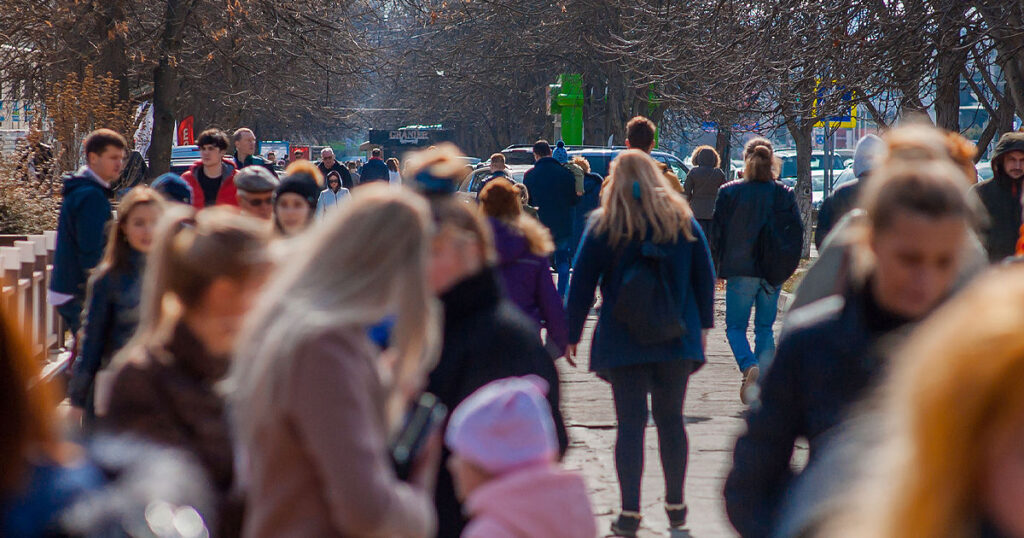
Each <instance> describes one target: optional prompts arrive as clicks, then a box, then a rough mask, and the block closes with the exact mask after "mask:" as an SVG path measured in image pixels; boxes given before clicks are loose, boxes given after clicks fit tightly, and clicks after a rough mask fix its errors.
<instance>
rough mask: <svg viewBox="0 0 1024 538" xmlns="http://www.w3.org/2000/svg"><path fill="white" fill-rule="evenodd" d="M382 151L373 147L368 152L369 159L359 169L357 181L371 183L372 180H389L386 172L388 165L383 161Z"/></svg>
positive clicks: (389, 176)
mask: <svg viewBox="0 0 1024 538" xmlns="http://www.w3.org/2000/svg"><path fill="white" fill-rule="evenodd" d="M383 155H384V153H383V152H382V151H381V149H380V148H373V151H371V152H370V159H369V160H368V161H366V164H364V165H363V167H362V168H360V169H359V183H360V185H362V184H365V183H372V182H374V181H389V180H390V179H391V175H390V174H389V173H388V165H387V164H385V163H384V157H383Z"/></svg>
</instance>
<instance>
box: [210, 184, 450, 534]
mask: <svg viewBox="0 0 1024 538" xmlns="http://www.w3.org/2000/svg"><path fill="white" fill-rule="evenodd" d="M352 196H353V198H354V201H355V203H351V204H346V205H344V206H342V207H340V208H339V209H338V211H336V212H335V213H334V214H333V215H331V216H329V217H328V218H327V219H326V220H325V222H324V224H323V226H321V227H319V228H318V229H315V230H313V231H312V232H311V233H310V234H309V235H307V236H306V237H304V238H302V239H300V243H299V244H297V245H295V247H296V248H295V249H294V250H293V251H292V252H293V258H292V259H291V261H290V263H288V264H285V265H282V266H281V267H280V268H279V269H278V271H277V272H276V274H274V275H273V276H272V279H271V281H270V282H269V283H268V285H267V287H266V291H265V293H264V294H263V296H262V297H261V298H260V300H259V303H258V305H257V307H256V308H255V309H254V311H253V313H252V315H251V316H250V317H249V319H248V320H247V324H246V329H245V331H244V334H243V337H242V338H241V340H240V342H241V343H240V346H239V348H238V350H237V353H236V357H237V359H236V360H235V361H234V363H233V366H232V374H231V378H230V382H229V383H228V388H229V390H231V391H232V395H231V402H232V404H233V413H232V415H233V418H234V427H235V432H236V434H237V442H238V443H239V444H240V447H241V449H242V451H243V454H242V458H241V461H243V462H245V463H246V464H245V465H244V469H243V473H244V475H245V476H246V480H245V482H246V485H247V495H248V497H247V500H248V504H247V509H246V514H245V530H246V536H250V537H263V536H275V537H277V536H401V537H406V538H408V537H420V536H422V537H427V536H432V535H433V532H434V529H435V527H436V518H435V515H434V509H433V506H432V504H431V497H430V491H431V489H432V488H433V481H434V478H433V476H434V474H435V473H436V460H432V459H431V454H430V451H427V453H426V457H425V459H423V460H422V461H420V463H419V465H418V466H417V467H416V468H415V469H414V470H413V473H412V476H411V478H410V481H409V482H408V483H405V482H401V481H400V480H399V479H398V477H397V476H396V473H395V470H394V468H393V467H392V462H391V459H390V454H389V451H388V442H389V439H390V438H391V437H392V435H393V434H394V433H395V431H396V429H397V428H398V427H400V426H401V424H400V419H401V417H402V415H403V413H404V411H405V409H406V406H407V405H408V402H409V398H410V397H412V396H413V395H415V394H416V393H418V392H419V391H420V390H421V389H422V387H423V384H424V380H425V376H426V372H427V371H429V369H430V367H431V366H432V365H433V363H434V360H435V358H436V351H437V347H438V343H439V342H438V316H437V312H436V309H435V307H434V301H433V298H432V297H431V294H430V289H429V288H428V287H427V284H426V273H427V262H428V259H429V246H430V240H429V239H430V234H431V233H432V231H433V226H432V224H431V220H430V211H429V208H428V206H427V203H426V202H425V201H424V200H423V199H422V198H420V197H418V196H416V195H414V194H412V193H411V192H409V191H407V190H404V189H390V188H387V187H386V186H380V185H371V186H364V187H360V188H359V189H356V190H355V191H354V192H353V194H352ZM389 316H394V317H395V319H396V323H395V325H394V330H393V332H392V337H391V347H390V348H389V350H388V353H387V355H382V354H381V350H380V348H378V347H377V346H376V345H374V343H373V342H371V340H370V339H369V337H368V329H369V328H370V327H372V326H374V325H376V324H377V323H378V322H380V320H382V319H384V318H386V317H389Z"/></svg>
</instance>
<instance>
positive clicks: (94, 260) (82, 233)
mask: <svg viewBox="0 0 1024 538" xmlns="http://www.w3.org/2000/svg"><path fill="white" fill-rule="evenodd" d="M91 174H92V173H91V172H88V171H87V169H85V168H82V169H81V170H79V171H78V172H77V173H75V174H74V175H72V176H70V177H68V178H66V179H65V180H64V200H63V202H61V205H60V215H59V216H58V217H57V251H56V252H55V253H54V258H53V279H52V280H51V281H50V289H51V290H53V291H55V292H57V293H63V294H67V295H74V296H75V297H79V298H84V297H85V287H86V283H87V281H88V280H89V272H90V271H92V270H93V268H95V267H96V266H97V265H98V264H99V263H100V258H102V257H103V248H104V246H105V245H106V238H107V235H106V226H107V222H108V221H110V218H111V216H112V215H111V210H110V201H109V200H108V199H107V194H108V192H109V191H108V190H107V188H106V187H105V186H103V185H101V184H100V183H99V182H98V180H97V179H96V178H94V177H93V176H92V175H91Z"/></svg>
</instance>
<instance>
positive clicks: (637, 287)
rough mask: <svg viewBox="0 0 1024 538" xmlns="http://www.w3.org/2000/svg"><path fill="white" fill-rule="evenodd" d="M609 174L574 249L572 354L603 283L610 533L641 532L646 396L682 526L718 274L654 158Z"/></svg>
mask: <svg viewBox="0 0 1024 538" xmlns="http://www.w3.org/2000/svg"><path fill="white" fill-rule="evenodd" d="M610 176H611V179H610V181H609V183H608V185H607V186H606V187H605V191H606V192H605V193H604V194H603V196H602V200H601V208H600V209H598V210H596V211H595V212H594V214H593V216H592V217H591V220H590V224H589V226H588V229H587V232H586V234H585V235H584V238H583V241H582V243H581V245H580V249H579V252H578V253H577V255H576V264H575V274H574V275H573V278H572V282H571V284H570V287H569V299H568V314H569V339H570V342H571V343H572V344H573V345H572V346H571V348H570V352H571V353H572V354H575V344H577V343H579V341H580V337H581V335H582V333H583V325H584V323H585V322H586V319H587V316H588V315H589V314H590V309H591V307H592V306H593V304H594V292H595V290H596V288H597V286H598V285H600V286H601V296H602V297H603V299H604V302H603V306H602V307H601V311H600V314H599V316H598V321H597V328H596V329H595V331H594V338H593V345H592V347H591V353H590V369H591V371H594V372H597V373H598V375H599V376H601V377H602V378H603V379H605V380H607V381H608V382H610V383H611V386H612V394H613V396H614V399H615V414H616V418H617V420H618V425H619V426H618V432H617V435H616V440H615V467H616V470H617V472H618V477H619V489H620V493H621V496H622V512H621V513H620V515H619V518H618V520H617V521H616V522H615V523H613V524H612V532H613V533H615V534H616V535H619V536H635V535H636V532H637V529H638V528H639V527H640V517H641V516H640V479H641V475H642V473H643V457H644V429H645V427H646V426H647V415H648V412H649V411H648V407H647V396H648V395H650V396H651V409H650V412H651V413H652V414H653V416H654V422H655V425H656V426H657V428H658V440H659V448H660V454H661V463H662V468H663V469H664V472H665V510H666V512H667V514H668V517H669V520H670V523H671V524H672V526H673V527H676V528H678V527H682V526H683V525H685V523H686V504H685V502H684V500H683V480H684V477H685V474H686V453H687V441H686V431H685V429H684V426H683V412H682V410H683V401H684V399H685V396H686V384H687V381H688V379H689V376H690V374H692V373H693V372H695V371H696V370H697V369H698V368H700V366H701V365H702V364H703V363H704V338H703V333H702V331H703V330H704V329H709V328H711V327H712V326H713V324H714V283H715V275H714V268H713V267H712V264H711V254H710V252H709V250H708V245H707V241H706V240H705V239H704V235H703V233H702V232H701V229H700V226H698V225H697V222H696V220H694V218H693V212H692V211H691V210H690V207H689V205H688V204H687V203H686V200H685V199H683V197H682V195H680V194H678V193H677V192H676V191H675V190H674V189H672V188H671V187H670V186H669V185H668V183H666V180H665V178H664V176H663V175H662V173H661V171H660V170H659V169H658V166H657V163H656V162H655V161H654V160H653V159H651V157H650V156H649V155H647V154H646V153H643V152H642V151H639V150H629V151H626V152H623V153H622V154H621V155H619V157H618V158H617V159H615V161H614V162H613V163H612V173H611V174H610ZM620 302H621V303H622V305H620V304H619V303H620Z"/></svg>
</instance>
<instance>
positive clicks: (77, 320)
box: [57, 296, 85, 338]
mask: <svg viewBox="0 0 1024 538" xmlns="http://www.w3.org/2000/svg"><path fill="white" fill-rule="evenodd" d="M84 308H85V304H84V301H83V300H82V299H81V298H80V297H78V296H75V297H73V298H72V299H71V300H70V301H68V302H66V303H64V304H62V305H60V306H58V307H57V313H58V314H60V317H61V318H62V319H63V320H64V324H65V325H67V326H68V330H69V331H71V336H72V337H73V338H74V337H77V336H78V330H79V329H81V328H82V310H83V309H84Z"/></svg>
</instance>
